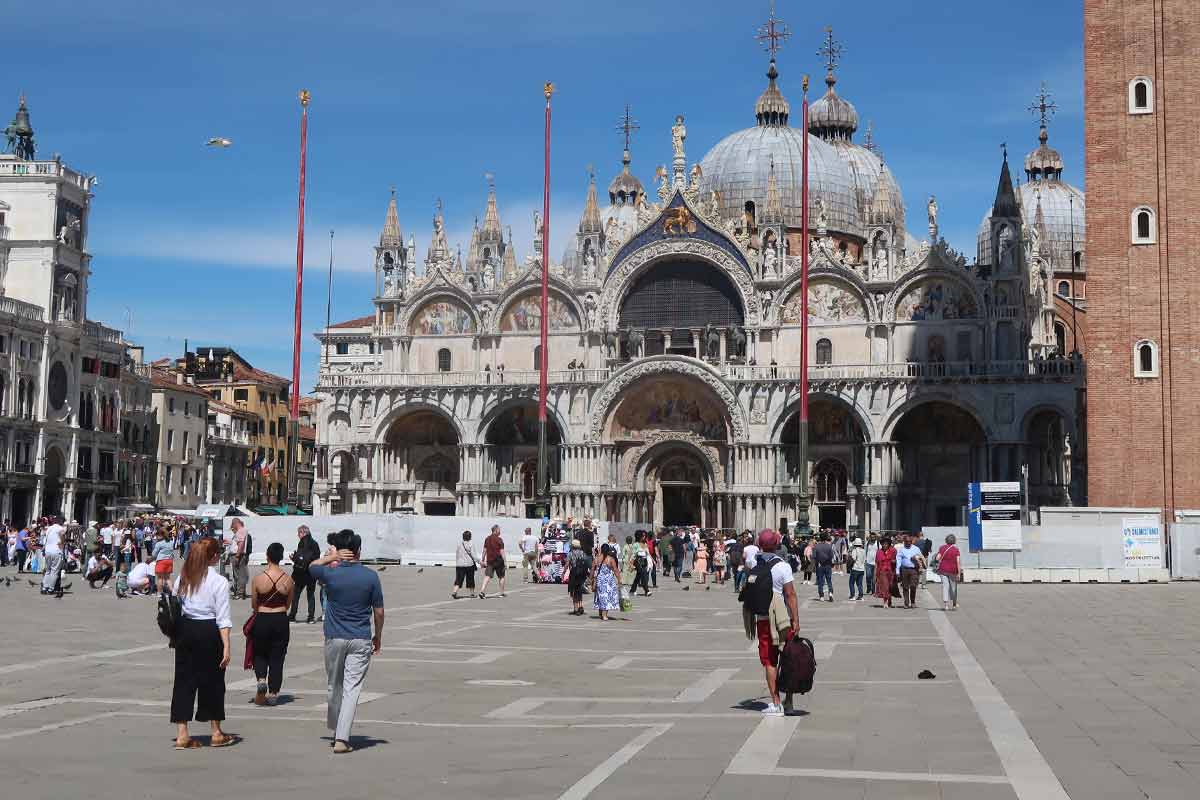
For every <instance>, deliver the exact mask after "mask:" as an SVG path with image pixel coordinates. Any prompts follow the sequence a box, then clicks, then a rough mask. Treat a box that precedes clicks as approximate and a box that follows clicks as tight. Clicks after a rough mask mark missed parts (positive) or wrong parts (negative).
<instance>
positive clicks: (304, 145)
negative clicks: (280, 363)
mask: <svg viewBox="0 0 1200 800" xmlns="http://www.w3.org/2000/svg"><path fill="white" fill-rule="evenodd" d="M309 98H310V96H309V94H308V90H307V89H301V90H300V198H299V201H298V202H297V209H296V313H295V325H294V327H293V329H292V394H291V401H292V402H291V409H290V410H291V421H290V424H289V425H288V429H289V430H288V437H287V454H288V460H287V464H285V465H284V469H286V470H287V482H288V485H287V490H288V494H287V503H288V505H299V504H300V498H299V497H298V496H297V494H296V488H297V487H296V454H297V453H298V452H299V451H300V319H301V313H302V311H303V308H304V178H305V165H306V162H307V160H308V101H309ZM278 468H279V467H278V466H277V467H276V469H278Z"/></svg>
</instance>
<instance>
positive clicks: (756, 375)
mask: <svg viewBox="0 0 1200 800" xmlns="http://www.w3.org/2000/svg"><path fill="white" fill-rule="evenodd" d="M689 360H695V359H689ZM716 366H717V369H718V370H719V371H720V372H721V374H722V375H723V376H724V377H725V379H726V380H729V381H732V382H735V383H738V382H755V383H761V382H769V381H780V382H796V381H799V380H800V368H799V367H796V366H761V365H756V366H750V365H745V364H720V365H716ZM618 368H619V367H605V368H597V369H575V370H552V371H550V373H549V374H548V376H547V377H548V380H549V383H550V384H552V385H562V384H572V383H576V384H582V383H592V384H595V383H603V382H604V381H606V380H608V378H609V377H610V376H611V375H612V374H613V373H614V372H615V371H616V370H617V369H618ZM1083 374H1084V362H1083V361H1082V360H1079V361H1072V360H1070V359H1065V358H1055V359H1044V360H1034V361H937V362H932V361H913V362H899V363H890V364H817V365H812V366H810V367H809V368H808V379H809V380H810V381H814V382H816V381H832V380H841V381H845V380H881V381H943V380H944V381H962V380H992V379H1000V380H1005V379H1007V380H1018V379H1020V380H1023V379H1031V378H1059V379H1071V378H1074V377H1082V376H1083ZM538 379H539V376H538V373H537V372H536V371H534V370H506V371H504V372H503V373H501V372H499V371H492V372H481V371H474V370H472V371H468V372H406V373H388V372H356V373H336V374H329V373H326V374H324V375H321V376H320V379H319V380H318V383H317V386H318V388H322V389H341V388H354V387H384V386H400V387H427V386H432V387H436V386H486V385H490V384H495V385H514V386H529V385H537V383H538Z"/></svg>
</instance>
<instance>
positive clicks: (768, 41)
mask: <svg viewBox="0 0 1200 800" xmlns="http://www.w3.org/2000/svg"><path fill="white" fill-rule="evenodd" d="M791 36H792V31H791V29H790V28H788V26H787V25H786V24H785V23H784V22H783V20H781V19H779V18H778V17H776V16H775V0H771V13H770V14H768V15H767V21H766V23H765V24H764V25H762V26H760V27H759V29H758V33H757V34H755V36H754V38H755V39H757V40H758V42H759V44H761V45H762V46H763V49H764V50H766V51H767V52H768V53H770V54H771V60H772V61H774V60H775V54H776V53H778V52H779V49H780V48H781V47H783V43H784V42H786V41H787V40H788V39H790V38H791Z"/></svg>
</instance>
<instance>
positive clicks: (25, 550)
mask: <svg viewBox="0 0 1200 800" xmlns="http://www.w3.org/2000/svg"><path fill="white" fill-rule="evenodd" d="M14 555H15V556H16V557H17V574H18V575H20V574H21V573H22V572H24V571H25V559H26V557H27V556H28V555H29V526H28V525H22V526H21V529H20V530H19V531H17V549H16V552H15V553H14Z"/></svg>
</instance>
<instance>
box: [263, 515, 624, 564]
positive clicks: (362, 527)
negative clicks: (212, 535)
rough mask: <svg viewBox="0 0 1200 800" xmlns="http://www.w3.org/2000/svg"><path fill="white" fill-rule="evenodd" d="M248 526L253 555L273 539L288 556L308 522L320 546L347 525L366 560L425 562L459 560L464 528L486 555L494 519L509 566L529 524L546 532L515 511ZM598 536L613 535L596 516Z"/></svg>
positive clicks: (279, 520)
mask: <svg viewBox="0 0 1200 800" xmlns="http://www.w3.org/2000/svg"><path fill="white" fill-rule="evenodd" d="M243 522H245V523H246V530H247V531H249V533H250V535H251V536H252V537H253V539H254V542H253V544H254V552H253V554H252V555H251V560H252V561H254V562H255V563H262V562H264V561H265V560H266V550H267V547H268V546H269V545H270V544H272V543H273V542H280V543H281V544H282V545H283V550H284V554H285V556H290V554H291V552H292V550H294V549H295V548H296V542H297V541H298V539H299V537H298V535H297V528H299V527H300V526H301V525H307V526H308V529H309V530H310V531H312V535H313V538H314V539H316V540H317V544H319V545H321V549H322V550H324V549H325V539H326V537H327V536H328V535H329V534H331V533H336V532H337V531H340V530H342V529H345V528H349V529H350V530H352V531H354V532H355V533H357V534H358V535H359V536H361V537H362V541H363V547H362V557H363V559H364V560H376V559H383V560H388V561H399V562H401V563H404V564H414V565H420V566H454V553H455V550H456V549H457V548H458V543H459V542H461V541H462V534H463V531H470V532H471V543H472V544H473V545H474V546H475V554H476V555H477V556H480V557H482V553H483V540H484V539H486V538H487V536H488V534H489V533H490V532H491V528H492V526H493V525H499V526H500V535H501V536H502V537H503V538H504V552H505V556H506V558H507V561H508V563H509V565H510V566H516V565H519V564H520V563H521V549H520V547H519V546H518V542H519V541H520V539H521V537H522V536H524V535H525V529H526V528H529V529H531V530H532V531H533V533H534V534H535V535H536V534H538V533H540V532H541V529H542V522H541V520H538V519H517V518H513V517H425V516H417V515H413V514H336V515H330V516H313V517H302V516H289V517H253V518H250V519H243ZM593 526H594V527H595V528H596V530H597V533H596V541H597V542H599V541H603V538H604V537H605V536H607V535H608V528H607V524H606V523H604V522H595V523H593Z"/></svg>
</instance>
